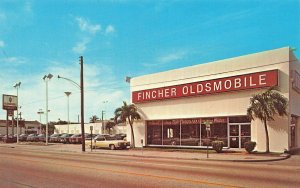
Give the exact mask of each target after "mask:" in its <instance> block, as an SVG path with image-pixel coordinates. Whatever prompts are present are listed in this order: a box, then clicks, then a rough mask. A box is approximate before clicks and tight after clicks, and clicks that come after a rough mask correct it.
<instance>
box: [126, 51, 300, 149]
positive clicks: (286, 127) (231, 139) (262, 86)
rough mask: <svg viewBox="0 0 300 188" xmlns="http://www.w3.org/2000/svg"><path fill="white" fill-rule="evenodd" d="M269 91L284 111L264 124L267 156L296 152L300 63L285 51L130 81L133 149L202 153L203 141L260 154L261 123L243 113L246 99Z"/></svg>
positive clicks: (299, 122) (262, 145)
mask: <svg viewBox="0 0 300 188" xmlns="http://www.w3.org/2000/svg"><path fill="white" fill-rule="evenodd" d="M273 86H275V87H276V88H278V90H279V91H280V93H281V94H282V95H284V96H285V97H286V98H287V99H288V100H289V106H288V109H287V110H288V116H285V117H275V120H274V121H270V122H268V127H269V137H270V151H273V152H283V151H284V150H285V149H287V150H290V149H293V148H299V146H300V128H299V127H300V119H299V116H300V64H299V61H298V60H297V58H296V57H295V55H294V54H293V51H292V50H291V49H290V48H288V47H285V48H280V49H275V50H270V51H265V52H260V53H255V54H250V55H245V56H240V57H235V58H230V59H225V60H220V61H215V62H210V63H205V64H199V65H195V66H190V67H185V68H181V69H175V70H170V71H166V72H160V73H155V74H149V75H144V76H140V77H134V78H131V80H130V89H131V94H132V95H131V100H132V103H134V104H135V105H136V106H137V107H138V112H139V114H140V115H141V118H142V119H141V120H139V121H136V122H135V123H134V126H133V127H134V133H135V145H136V146H137V147H141V145H143V146H155V147H157V146H159V147H182V148H191V147H192V148H202V147H204V148H206V144H207V140H210V141H213V140H222V141H223V142H224V143H225V147H228V148H243V146H244V143H245V142H246V141H249V140H251V141H255V142H256V143H257V146H256V150H257V151H265V147H266V146H265V144H266V142H265V130H264V126H263V123H262V122H261V121H260V120H258V119H255V120H254V121H253V120H252V121H251V120H249V119H248V118H247V116H246V114H247V108H248V107H249V104H250V98H251V97H252V96H253V95H254V94H257V93H260V92H263V91H266V89H268V88H270V87H273ZM127 135H128V138H130V135H131V134H130V127H128V130H127Z"/></svg>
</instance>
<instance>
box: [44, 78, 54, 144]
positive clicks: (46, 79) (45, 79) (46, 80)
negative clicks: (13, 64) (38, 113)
mask: <svg viewBox="0 0 300 188" xmlns="http://www.w3.org/2000/svg"><path fill="white" fill-rule="evenodd" d="M52 77H53V75H52V74H50V73H49V74H48V75H45V76H44V77H43V80H44V81H45V83H46V145H48V112H49V111H48V81H49V80H50V79H51V78H52Z"/></svg>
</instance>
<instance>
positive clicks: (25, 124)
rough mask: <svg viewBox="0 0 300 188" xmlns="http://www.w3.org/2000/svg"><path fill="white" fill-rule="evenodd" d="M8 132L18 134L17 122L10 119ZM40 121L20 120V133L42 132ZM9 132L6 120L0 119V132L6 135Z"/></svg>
mask: <svg viewBox="0 0 300 188" xmlns="http://www.w3.org/2000/svg"><path fill="white" fill-rule="evenodd" d="M8 125H9V126H8V134H17V122H16V121H14V122H13V126H12V121H11V120H9V121H8ZM40 125H41V124H40V122H38V121H24V120H20V121H19V133H20V134H24V133H25V134H31V133H39V132H40ZM6 132H7V128H6V120H0V134H2V135H5V134H6Z"/></svg>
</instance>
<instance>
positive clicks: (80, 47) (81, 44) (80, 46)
mask: <svg viewBox="0 0 300 188" xmlns="http://www.w3.org/2000/svg"><path fill="white" fill-rule="evenodd" d="M89 42H90V40H89V39H88V38H85V39H83V40H82V41H80V42H78V43H77V44H76V46H74V47H73V48H72V50H73V52H75V53H78V54H82V53H83V52H84V51H85V50H86V45H87V44H88V43H89Z"/></svg>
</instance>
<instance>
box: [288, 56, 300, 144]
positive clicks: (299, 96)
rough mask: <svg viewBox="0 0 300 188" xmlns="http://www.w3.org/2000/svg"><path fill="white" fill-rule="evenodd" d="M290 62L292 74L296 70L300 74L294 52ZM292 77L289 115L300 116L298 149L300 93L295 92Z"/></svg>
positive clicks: (298, 125)
mask: <svg viewBox="0 0 300 188" xmlns="http://www.w3.org/2000/svg"><path fill="white" fill-rule="evenodd" d="M290 61H291V63H290V65H291V66H290V73H292V72H293V71H295V70H296V71H297V72H298V73H299V74H300V62H299V60H298V59H297V58H296V57H295V55H294V54H293V52H290ZM292 76H293V75H292V74H290V103H289V109H290V114H289V115H296V116H298V121H297V124H296V147H300V93H299V92H297V91H295V90H294V89H293V87H292V82H293V77H292ZM290 121H291V120H289V122H290ZM289 131H290V130H289ZM289 135H290V134H289ZM289 142H291V138H289ZM289 145H290V144H289Z"/></svg>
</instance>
